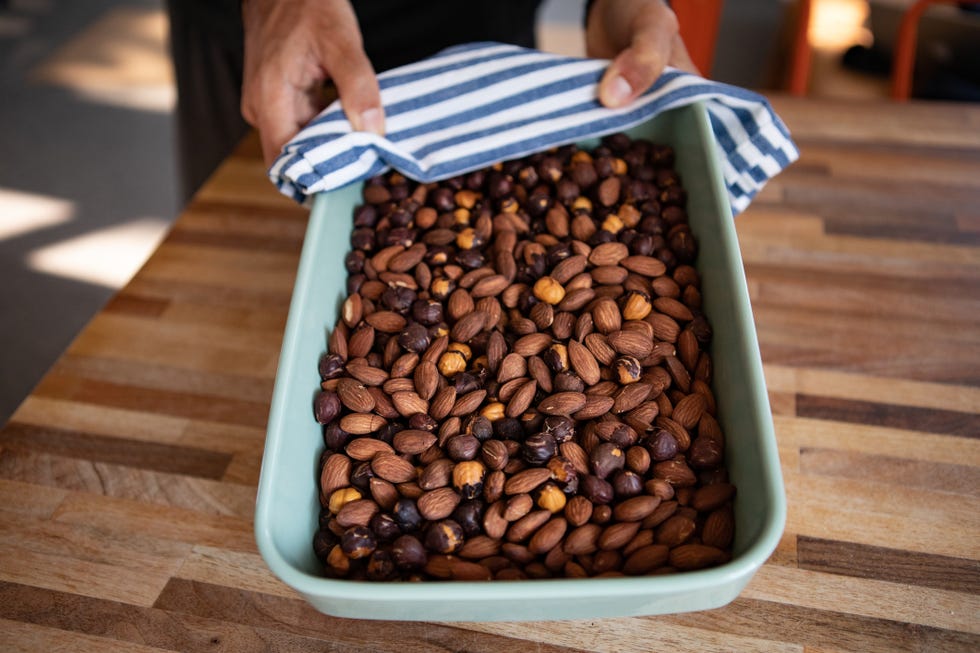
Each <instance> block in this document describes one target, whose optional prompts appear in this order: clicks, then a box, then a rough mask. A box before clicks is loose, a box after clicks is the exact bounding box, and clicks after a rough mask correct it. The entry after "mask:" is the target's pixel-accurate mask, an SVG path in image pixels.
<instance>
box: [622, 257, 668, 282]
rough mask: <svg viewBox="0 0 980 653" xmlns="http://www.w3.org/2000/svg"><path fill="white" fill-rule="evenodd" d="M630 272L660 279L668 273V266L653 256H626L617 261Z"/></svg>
mask: <svg viewBox="0 0 980 653" xmlns="http://www.w3.org/2000/svg"><path fill="white" fill-rule="evenodd" d="M616 262H617V263H618V264H619V265H621V266H623V267H624V268H626V269H627V270H629V271H630V272H636V273H637V274H642V275H643V276H645V277H659V276H660V275H662V274H666V273H667V266H666V265H665V264H664V262H663V261H661V260H660V259H658V258H654V257H653V256H624V257H622V258H620V259H619V260H617V261H616Z"/></svg>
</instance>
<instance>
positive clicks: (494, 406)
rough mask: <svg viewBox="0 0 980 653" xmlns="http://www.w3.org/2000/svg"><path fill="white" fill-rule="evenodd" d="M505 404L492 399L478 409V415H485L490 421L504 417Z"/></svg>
mask: <svg viewBox="0 0 980 653" xmlns="http://www.w3.org/2000/svg"><path fill="white" fill-rule="evenodd" d="M505 408H506V406H504V404H502V403H500V402H499V401H494V402H491V403H489V404H487V405H486V406H484V407H483V408H481V409H480V415H482V416H483V417H486V418H487V419H488V420H490V421H491V422H496V421H497V420H499V419H502V418H503V417H504V409H505Z"/></svg>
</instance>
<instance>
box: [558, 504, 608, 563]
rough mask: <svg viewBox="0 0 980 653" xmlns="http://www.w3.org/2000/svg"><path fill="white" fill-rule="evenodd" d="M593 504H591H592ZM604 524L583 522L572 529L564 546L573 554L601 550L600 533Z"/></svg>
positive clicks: (584, 553) (586, 553) (585, 553)
mask: <svg viewBox="0 0 980 653" xmlns="http://www.w3.org/2000/svg"><path fill="white" fill-rule="evenodd" d="M590 506H591V504H590ZM600 534H602V526H600V525H599V524H582V525H580V526H578V528H574V529H572V531H571V532H570V533H569V534H568V537H566V538H565V543H564V544H563V547H564V549H565V551H566V552H567V553H570V554H572V555H588V554H590V553H595V552H596V551H598V550H599V535H600Z"/></svg>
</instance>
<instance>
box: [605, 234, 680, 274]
mask: <svg viewBox="0 0 980 653" xmlns="http://www.w3.org/2000/svg"><path fill="white" fill-rule="evenodd" d="M629 253H630V251H629V248H628V247H627V246H626V245H624V244H623V243H620V242H617V241H613V242H609V243H602V244H601V245H597V246H595V247H593V248H592V252H591V253H590V254H589V263H591V264H592V265H595V266H600V265H616V264H617V263H619V262H620V261H622V260H624V259H627V258H633V257H631V256H630V255H629ZM654 260H656V259H654ZM658 262H659V261H658ZM664 271H666V267H665V268H664ZM661 274H663V273H662V272H661Z"/></svg>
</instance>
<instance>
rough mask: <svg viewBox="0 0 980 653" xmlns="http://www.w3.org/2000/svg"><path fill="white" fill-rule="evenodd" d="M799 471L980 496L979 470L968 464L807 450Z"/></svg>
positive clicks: (801, 453)
mask: <svg viewBox="0 0 980 653" xmlns="http://www.w3.org/2000/svg"><path fill="white" fill-rule="evenodd" d="M896 453H902V452H896ZM800 471H801V472H802V473H804V474H814V475H820V476H833V477H838V478H852V479H856V480H857V479H860V480H864V481H866V482H869V483H890V484H893V485H902V486H905V487H920V488H922V489H924V490H932V491H936V492H950V493H953V494H962V495H964V496H972V497H980V469H977V468H976V467H972V466H969V465H954V464H949V463H935V462H926V461H922V460H910V459H908V458H902V457H898V456H889V455H882V454H874V453H858V452H844V451H835V450H833V449H826V448H822V447H821V448H809V447H807V448H804V449H802V450H801V451H800Z"/></svg>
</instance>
